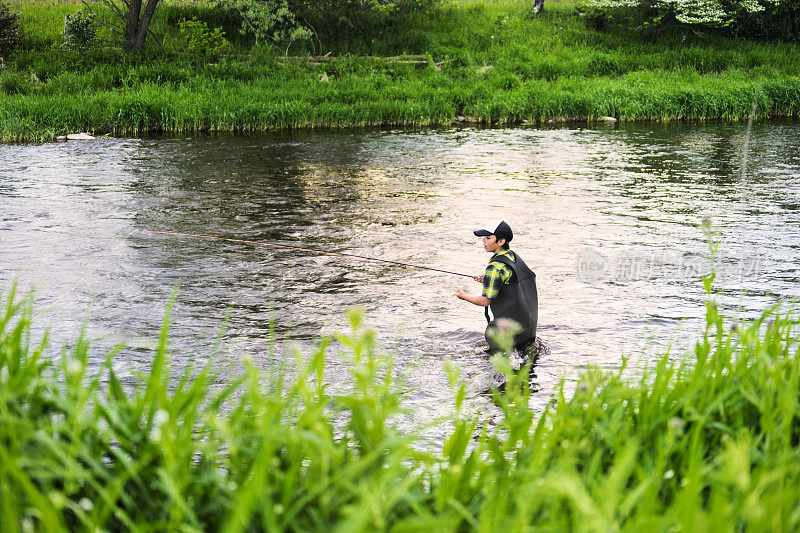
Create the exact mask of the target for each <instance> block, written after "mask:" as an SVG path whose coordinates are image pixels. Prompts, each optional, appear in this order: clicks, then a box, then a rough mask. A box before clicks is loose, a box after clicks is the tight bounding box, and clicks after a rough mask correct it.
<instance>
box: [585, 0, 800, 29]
mask: <svg viewBox="0 0 800 533" xmlns="http://www.w3.org/2000/svg"><path fill="white" fill-rule="evenodd" d="M791 1H792V0H588V2H587V4H588V6H589V7H591V8H595V9H597V10H599V11H600V12H601V13H603V14H606V15H610V16H612V17H613V18H616V19H618V20H631V21H634V22H638V24H637V25H638V27H639V28H640V29H643V28H660V29H664V28H667V27H670V26H676V25H679V26H684V27H689V28H692V27H717V28H719V27H727V26H733V25H736V24H737V23H738V22H740V21H741V20H743V18H744V17H746V16H749V15H753V14H755V13H760V12H763V11H764V10H765V9H767V8H775V7H777V6H781V5H784V4H788V3H790V2H791Z"/></svg>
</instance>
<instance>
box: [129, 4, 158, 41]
mask: <svg viewBox="0 0 800 533" xmlns="http://www.w3.org/2000/svg"><path fill="white" fill-rule="evenodd" d="M160 1H161V0H147V4H146V5H145V8H144V13H142V0H126V1H125V3H126V4H127V6H128V12H127V13H126V14H125V32H124V34H123V40H124V43H125V50H127V51H128V52H132V51H135V50H139V49H140V48H142V47H143V46H144V43H145V41H147V33H148V32H149V31H150V22H152V20H153V15H154V14H155V12H156V6H157V5H158V3H159V2H160Z"/></svg>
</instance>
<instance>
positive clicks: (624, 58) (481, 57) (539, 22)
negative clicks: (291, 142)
mask: <svg viewBox="0 0 800 533" xmlns="http://www.w3.org/2000/svg"><path fill="white" fill-rule="evenodd" d="M14 5H17V6H18V8H19V10H20V11H21V13H22V17H23V24H24V28H25V37H24V39H23V44H24V46H23V49H21V50H19V51H17V52H16V53H14V54H12V55H10V56H8V57H6V58H5V64H6V67H7V68H6V69H5V70H3V71H0V139H2V140H5V141H25V140H46V139H52V138H53V137H54V136H56V135H61V134H66V133H71V132H75V131H92V132H95V133H100V134H103V133H110V134H114V135H128V134H138V133H143V132H154V131H155V132H157V131H164V132H174V133H180V132H187V131H263V130H272V129H285V128H330V127H333V128H339V127H351V126H397V125H410V126H441V125H450V124H454V123H458V119H457V117H459V116H463V117H465V119H466V120H465V122H472V123H484V124H518V123H525V122H534V123H538V122H546V121H553V122H565V121H593V120H596V119H598V118H600V117H605V116H613V117H615V118H618V119H619V120H622V121H633V120H653V121H674V120H741V119H744V118H747V117H748V116H749V115H750V112H751V109H752V103H753V100H754V99H755V100H757V106H756V118H766V117H796V116H798V114H800V98H798V96H800V76H798V75H797V65H798V64H800V47H798V46H797V45H793V44H785V43H759V42H749V41H742V40H733V39H728V38H724V37H721V36H714V35H709V36H705V37H703V36H697V35H694V34H691V35H680V34H665V35H663V36H662V37H660V38H659V39H658V40H655V41H650V40H646V39H644V38H643V37H641V36H640V35H638V34H632V33H628V32H626V31H624V30H621V29H614V30H608V31H602V32H601V31H597V30H595V29H592V28H591V27H587V25H586V23H585V22H584V19H583V18H582V17H580V16H579V12H578V8H577V7H576V5H575V4H573V3H569V2H553V3H552V4H550V5H548V9H547V11H546V12H545V13H544V14H543V15H537V16H532V14H531V12H530V4H529V3H528V2H521V1H511V0H506V1H498V2H486V1H469V2H453V3H447V4H443V5H442V6H440V7H439V8H437V9H436V10H435V11H433V12H431V13H428V14H426V15H425V16H422V15H415V16H410V17H407V18H404V19H402V20H399V21H398V22H397V25H398V26H397V27H396V28H393V29H392V30H391V31H389V30H387V29H385V28H374V29H373V30H372V31H371V32H366V33H365V34H363V35H362V34H359V35H343V36H341V38H340V39H339V40H336V39H333V38H331V39H328V41H327V42H325V43H323V47H324V50H325V51H328V52H331V53H332V55H334V56H338V57H341V58H342V59H341V60H339V61H334V62H328V63H324V64H322V65H314V64H312V63H309V62H304V61H302V60H287V59H285V58H283V57H282V51H278V49H277V48H269V47H261V46H259V47H255V48H254V47H253V43H252V42H249V41H248V39H247V38H246V37H244V36H241V35H239V33H238V31H236V22H235V17H233V16H232V15H231V14H230V13H228V12H225V11H224V10H220V9H219V8H218V7H215V4H211V3H206V4H203V3H200V4H197V3H186V2H181V1H177V0H175V1H171V2H170V1H169V0H168V1H167V2H166V3H165V4H164V8H163V9H162V10H161V11H160V12H159V15H158V20H157V21H156V23H155V28H156V32H157V33H158V34H159V35H160V36H161V39H162V41H163V48H158V47H157V46H155V45H153V48H151V49H149V50H147V51H146V52H145V53H143V54H141V55H137V56H131V57H126V56H124V55H122V54H121V53H120V52H119V51H117V50H115V49H114V48H113V47H108V46H101V47H98V48H96V49H94V50H90V51H87V52H84V53H81V54H75V53H74V52H70V51H67V50H63V49H62V48H61V47H60V42H61V40H62V36H61V31H62V29H63V17H64V14H65V13H67V12H69V11H70V10H73V11H74V10H75V9H77V8H78V3H77V2H55V1H53V2H45V3H38V2H23V1H18V2H16V3H15V4H14ZM188 16H192V17H196V18H198V19H199V20H203V21H205V22H207V23H208V24H209V25H211V26H219V27H223V28H225V29H226V33H227V34H228V36H229V37H230V38H231V39H232V41H233V49H232V50H233V52H232V53H231V54H229V55H227V56H224V57H219V58H215V59H211V60H208V59H207V58H201V57H192V56H187V55H186V54H184V53H182V52H181V43H180V41H179V40H178V39H179V35H178V33H177V30H176V24H177V21H179V20H180V19H181V18H185V17H188ZM106 37H107V36H106ZM309 52H311V48H306V49H304V48H303V47H302V43H301V44H295V45H293V48H292V49H291V52H290V53H292V54H297V55H300V56H302V55H304V54H307V53H309ZM411 53H413V54H423V55H426V56H427V57H429V58H430V61H431V65H432V64H433V63H437V64H438V68H439V70H437V68H434V67H433V66H427V67H426V66H424V65H423V66H419V65H409V64H402V63H396V62H394V63H393V62H387V61H380V60H375V59H363V58H361V59H360V58H359V57H353V56H376V55H377V56H396V55H400V54H411ZM347 54H353V56H347ZM324 79H326V80H327V81H323V80H324ZM86 102H89V103H90V105H89V106H87V105H86Z"/></svg>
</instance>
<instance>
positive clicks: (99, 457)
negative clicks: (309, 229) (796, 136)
mask: <svg viewBox="0 0 800 533" xmlns="http://www.w3.org/2000/svg"><path fill="white" fill-rule="evenodd" d="M709 283H710V281H709ZM0 301H1V302H2V308H0V523H2V524H3V528H4V529H5V530H9V531H14V530H19V529H21V530H41V531H63V530H77V529H80V530H90V529H91V530H94V529H102V530H109V531H118V530H129V529H137V530H152V531H178V530H180V531H199V530H213V531H244V530H247V531H319V530H325V531H328V530H334V531H348V532H349V531H375V530H382V531H422V530H425V531H431V530H433V531H464V530H475V531H531V530H544V531H564V530H570V531H616V530H627V531H651V530H658V531H665V530H700V531H703V530H724V531H733V530H737V531H738V530H756V531H796V530H797V529H798V527H800V513H798V512H797V509H798V508H800V358H798V340H800V334H798V329H797V328H798V320H797V317H796V315H795V314H794V313H791V314H788V315H787V314H782V313H779V312H778V311H777V310H775V309H770V310H768V311H766V312H764V314H763V315H762V316H761V317H760V318H759V319H758V320H755V321H753V322H752V323H737V324H734V327H731V324H730V322H729V321H726V320H725V319H723V317H722V316H720V315H719V313H718V310H717V308H716V306H715V305H714V304H713V302H709V303H708V304H707V305H706V323H707V328H706V331H705V333H704V334H703V335H702V336H701V337H700V339H699V341H698V342H697V344H696V347H695V350H694V354H693V355H692V356H691V357H686V358H684V359H681V360H677V361H676V360H675V358H674V356H673V357H670V356H667V355H664V356H660V357H659V356H654V357H653V361H654V362H653V363H652V366H651V368H649V369H647V370H645V371H644V372H643V373H642V374H641V377H640V378H639V379H634V380H631V379H626V378H624V377H623V370H622V369H620V370H619V371H617V372H613V373H609V372H603V371H600V370H596V369H595V370H589V371H587V372H586V373H585V374H584V375H583V377H582V378H581V380H580V382H579V384H578V387H577V390H576V392H575V393H574V395H573V396H572V397H566V396H565V394H564V393H563V389H562V391H561V392H560V393H559V394H557V397H556V398H554V400H553V402H552V404H551V406H550V407H548V409H547V410H546V411H545V412H544V413H542V414H541V415H540V416H539V417H538V418H537V417H535V416H534V414H533V413H532V412H531V411H530V410H529V409H528V399H529V395H530V391H529V389H528V387H527V377H526V374H525V373H524V372H522V373H519V374H515V373H513V372H512V371H511V369H510V366H509V364H508V360H507V359H504V358H496V359H495V360H494V363H495V365H496V367H497V368H498V369H499V370H501V371H503V372H505V373H506V374H507V378H508V384H507V386H506V387H505V390H504V392H502V393H500V392H496V393H495V398H494V400H495V402H496V404H497V405H498V406H499V408H500V411H501V413H502V416H501V418H500V421H499V423H498V425H497V426H496V427H489V426H486V425H483V426H482V425H481V423H480V421H479V418H478V417H476V416H474V415H472V414H469V413H467V412H466V411H465V410H464V407H463V401H464V394H465V388H464V386H463V384H462V385H459V384H458V382H457V378H456V376H455V374H453V376H452V377H453V384H454V392H455V394H454V408H453V412H454V415H453V417H452V419H451V420H450V421H449V422H448V425H447V427H448V429H446V430H444V431H445V433H446V436H445V438H444V439H443V443H442V446H441V447H440V448H438V449H436V450H426V449H425V446H424V445H423V444H422V443H421V442H420V441H418V440H416V439H415V436H414V435H407V434H403V433H401V432H400V431H399V430H398V428H397V427H396V426H395V424H394V420H396V416H397V415H398V413H400V412H401V405H402V399H403V397H402V393H401V392H399V390H400V388H401V387H398V386H397V385H396V384H395V381H394V378H393V376H394V375H395V372H394V371H393V368H392V365H391V360H390V359H388V358H384V357H382V356H380V354H379V353H378V351H377V350H376V348H375V341H374V334H373V332H371V331H370V330H368V329H365V328H364V327H363V326H362V323H361V316H360V314H358V313H355V312H353V313H351V314H350V320H351V324H352V330H351V332H350V333H349V334H348V335H343V336H339V339H338V340H339V341H340V343H341V345H342V346H344V347H345V348H346V349H347V354H345V355H342V357H344V358H345V359H346V362H347V363H348V365H349V368H350V374H351V379H352V387H351V389H350V392H348V393H346V394H340V395H335V394H333V393H331V392H330V391H329V389H328V387H327V386H326V384H325V365H326V359H327V358H328V357H329V355H328V351H329V341H327V340H325V341H323V342H321V343H320V345H319V347H318V348H317V349H316V350H315V351H314V353H313V354H311V355H310V357H307V358H305V359H301V358H298V362H297V365H298V366H297V369H296V370H295V371H292V372H288V373H282V372H277V375H272V374H271V375H267V374H266V373H264V372H263V371H262V370H259V369H257V368H256V367H255V366H253V365H252V364H251V363H248V362H247V361H244V362H243V363H242V365H243V367H242V369H241V372H239V377H230V376H228V377H227V378H226V379H224V380H222V382H223V383H224V385H223V387H222V388H220V386H219V382H220V378H221V377H222V376H218V375H216V374H215V372H214V371H213V370H212V369H211V367H210V366H209V367H205V368H195V369H190V370H187V371H186V373H185V374H183V375H181V376H173V375H171V364H170V360H169V349H168V331H169V310H168V311H167V316H166V317H165V320H164V325H163V327H162V329H161V333H160V336H159V343H158V348H157V349H156V350H155V352H154V354H153V359H152V363H151V366H150V370H149V372H148V373H146V374H145V375H142V376H140V377H139V378H138V380H136V382H135V383H127V384H125V385H123V383H122V382H121V380H120V379H119V377H118V376H117V373H116V371H115V364H114V361H115V359H114V355H115V354H114V353H111V354H109V356H108V358H107V360H106V362H105V364H103V365H100V367H99V368H97V367H92V368H90V367H89V365H88V355H87V354H88V345H87V342H86V341H85V339H84V338H83V337H81V338H80V339H79V340H78V341H77V343H76V344H75V347H74V348H73V349H72V350H70V351H67V350H65V351H64V352H63V355H62V357H61V358H60V360H52V359H50V358H48V357H47V356H46V355H45V353H46V348H45V347H46V339H45V340H43V341H42V342H41V343H37V344H33V343H32V339H31V333H30V332H31V330H30V326H31V322H30V321H31V299H29V298H28V299H26V298H22V299H20V298H18V297H17V296H16V295H15V291H14V290H13V288H12V290H11V291H10V292H8V293H7V294H6V295H5V297H4V298H3V297H1V296H0ZM273 374H274V373H273Z"/></svg>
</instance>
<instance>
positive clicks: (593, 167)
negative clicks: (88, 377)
mask: <svg viewBox="0 0 800 533" xmlns="http://www.w3.org/2000/svg"><path fill="white" fill-rule="evenodd" d="M745 128H746V126H745V125H744V124H726V125H696V126H684V125H631V126H620V127H616V128H609V127H605V126H603V127H598V128H580V129H487V130H455V131H411V132H402V131H397V132H396V131H375V132H359V133H353V132H303V133H297V132H295V133H280V134H272V135H251V136H227V135H219V136H202V137H193V138H164V139H152V138H151V139H101V140H97V141H93V142H88V143H60V144H46V145H23V146H14V145H4V146H0V161H2V165H1V166H0V276H1V277H2V280H0V281H1V282H2V283H3V284H7V283H8V281H9V280H10V279H12V278H14V277H18V278H19V279H20V281H21V283H22V285H23V286H24V287H30V286H35V287H36V288H37V298H38V302H39V303H38V305H39V306H40V308H42V307H44V306H46V305H47V304H48V303H50V302H52V301H53V300H55V299H56V298H57V297H58V296H60V295H62V294H63V293H64V292H65V291H67V290H68V289H69V288H70V287H71V286H73V285H74V284H75V283H76V282H78V281H79V280H80V279H81V277H83V275H84V274H85V273H86V272H87V271H88V270H89V269H90V268H92V266H93V265H95V264H96V263H97V261H98V260H99V259H101V258H102V257H103V256H104V255H105V254H106V253H107V252H108V250H110V249H112V248H113V247H114V245H115V244H116V243H117V242H118V241H119V240H120V239H121V238H123V237H124V236H125V235H127V234H128V233H129V232H130V231H131V230H132V229H151V230H166V231H174V232H182V233H197V234H206V235H215V236H219V237H231V238H238V239H244V240H251V241H268V242H276V243H284V244H297V245H300V246H302V247H310V248H316V249H324V250H330V251H335V252H346V253H353V254H359V255H367V256H374V257H380V258H383V259H387V260H391V261H400V262H405V263H414V264H421V265H425V266H431V267H434V268H443V269H447V270H455V271H458V272H463V273H466V274H473V273H479V272H481V271H482V269H483V267H484V265H485V261H486V260H487V259H488V257H487V256H486V255H485V254H484V253H483V249H482V247H481V246H480V244H479V243H478V242H477V240H476V239H474V238H473V236H472V229H474V228H475V227H477V226H478V225H480V224H481V223H482V221H484V220H486V219H493V218H504V219H505V220H507V221H508V222H509V223H510V224H511V225H512V227H513V228H514V232H515V239H514V242H513V243H512V244H513V246H514V249H515V250H517V251H518V252H519V253H520V254H521V255H522V256H523V257H524V258H525V260H526V262H527V263H528V264H529V265H530V266H531V267H532V268H533V269H534V270H535V271H536V272H537V276H538V281H539V291H540V301H541V309H540V330H539V331H540V335H541V337H542V338H543V339H544V340H545V342H546V343H547V344H548V345H549V347H550V350H551V352H550V353H549V354H547V355H546V356H545V357H542V358H541V359H540V360H539V362H538V364H537V368H536V376H537V377H536V385H537V387H538V392H537V393H536V395H535V397H534V403H535V405H534V407H535V408H541V406H543V405H544V403H546V401H547V400H548V399H549V396H550V395H551V394H552V393H553V391H554V390H555V387H556V386H557V383H558V381H559V380H560V379H561V378H562V377H563V378H566V379H567V380H568V382H570V381H571V380H574V379H575V376H576V375H577V374H578V372H579V371H580V369H581V368H583V367H585V366H586V365H589V364H599V365H602V366H609V367H613V366H616V365H618V364H619V362H620V358H621V355H622V354H629V355H633V356H635V357H636V356H637V355H638V354H640V353H642V348H643V347H644V346H645V345H650V346H654V347H655V348H652V349H651V351H650V353H652V350H663V349H666V348H667V347H668V346H669V345H670V344H672V345H673V346H675V348H674V351H679V349H680V346H681V345H686V344H689V343H690V342H691V340H692V339H693V338H694V331H695V330H696V328H697V327H698V326H699V324H700V317H701V315H702V312H703V307H702V302H703V298H704V296H703V294H702V290H701V285H700V276H701V274H702V273H703V272H704V271H705V270H707V268H708V259H707V253H706V249H707V245H706V242H705V236H704V235H703V232H702V231H701V230H700V228H699V222H700V221H701V220H702V219H703V218H704V217H711V218H712V219H713V220H714V221H715V223H716V224H718V226H719V229H720V232H721V233H720V238H721V240H722V244H721V250H722V254H721V257H720V258H719V265H720V266H719V268H720V272H721V275H720V279H719V285H720V294H719V299H720V301H721V303H722V305H723V306H724V308H725V309H726V310H727V311H728V312H730V313H736V314H744V315H749V316H752V315H754V314H757V313H759V312H760V311H761V310H762V309H763V308H764V307H765V306H766V305H769V304H770V303H773V302H775V301H778V300H780V299H786V298H793V297H796V296H798V294H800V289H798V285H797V280H798V267H797V259H796V258H797V249H798V247H800V215H798V206H799V205H800V156H798V154H800V150H799V148H800V146H798V145H800V135H798V133H800V126H798V125H797V124H781V123H759V124H755V125H754V126H753V129H752V131H751V137H750V144H749V151H748V153H749V160H748V161H747V162H746V172H744V173H743V168H745V167H743V155H744V148H743V143H744V139H745V135H746V131H745ZM587 258H588V259H587ZM590 265H591V268H594V267H597V269H595V270H592V269H591V268H590ZM464 279H465V278H456V277H454V276H448V275H445V274H439V273H434V272H429V271H416V270H406V269H401V268H396V267H392V266H388V265H385V264H379V263H370V262H366V261H359V260H353V259H344V258H341V257H335V256H321V255H317V254H313V253H310V252H304V251H286V250H281V249H277V248H269V247H263V246H254V245H247V244H242V243H231V242H224V241H215V240H209V239H201V238H189V237H174V236H164V235H152V234H145V233H137V234H135V235H134V236H133V237H131V238H130V239H129V240H128V241H126V243H125V244H124V245H123V246H122V247H121V248H120V249H119V250H118V251H117V252H116V253H115V254H114V256H113V257H112V258H110V259H109V261H107V262H106V263H104V265H103V267H102V268H101V269H99V270H98V271H97V272H96V273H94V274H92V275H91V276H90V277H89V278H87V280H86V282H84V283H83V284H82V285H81V286H80V288H79V290H77V291H76V292H75V293H73V294H72V295H70V297H69V298H66V299H65V300H63V301H62V302H59V304H58V305H57V306H55V307H54V308H53V309H52V310H51V311H49V312H48V313H46V314H45V315H44V316H43V317H42V318H41V319H40V325H41V326H44V325H47V326H50V327H52V328H53V333H54V339H55V342H56V343H59V342H66V341H68V340H69V339H72V338H74V335H75V332H76V331H77V330H78V328H79V327H80V324H81V323H82V321H83V319H84V318H85V317H86V316H87V314H91V317H92V321H91V322H90V324H89V334H90V336H92V337H94V338H95V339H97V340H96V342H95V346H96V348H95V350H96V353H95V354H94V357H96V358H97V359H96V360H98V361H99V360H100V358H102V356H103V355H104V353H105V350H106V348H107V347H108V346H110V345H113V344H114V343H116V342H118V341H121V340H131V339H133V340H134V341H137V340H142V339H153V338H154V337H155V332H156V331H157V328H158V326H159V324H160V321H161V319H162V316H163V310H164V307H165V304H166V301H167V300H168V298H169V295H170V293H171V291H172V290H173V287H175V286H179V287H180V289H179V293H178V298H177V301H176V305H175V309H174V315H173V319H174V327H173V335H172V338H173V344H174V352H175V355H176V358H177V363H178V364H179V365H184V364H188V363H189V362H191V361H192V360H194V359H196V358H198V357H205V356H206V355H207V349H206V346H207V344H208V343H209V341H208V339H213V338H214V336H215V335H216V333H217V331H218V329H219V326H220V323H221V321H222V320H223V319H224V317H225V316H227V315H229V316H230V319H229V321H228V324H227V328H226V330H225V331H226V332H225V333H224V335H223V340H224V341H225V343H227V344H229V345H233V346H235V348H233V349H232V350H231V352H229V353H228V354H227V355H226V356H225V357H230V358H235V357H237V356H238V355H239V354H241V353H245V352H246V353H250V354H252V356H253V357H254V358H255V359H256V360H257V361H259V364H261V365H262V366H264V367H269V366H270V365H272V364H274V363H275V360H276V359H281V358H282V357H283V355H282V354H283V352H282V351H281V349H282V346H284V345H286V344H287V342H288V339H293V340H294V341H296V342H299V343H300V345H301V346H306V347H307V346H308V345H310V344H311V343H313V342H314V341H315V339H317V338H318V337H319V336H320V335H323V334H329V333H332V332H334V331H340V330H342V329H345V328H346V324H345V319H344V318H343V312H344V310H346V309H348V308H350V307H352V306H361V307H363V308H365V309H366V311H367V320H368V322H369V323H370V324H373V325H375V326H377V327H378V328H379V329H380V331H381V340H382V342H384V343H385V344H386V345H387V346H389V347H391V348H392V349H393V350H394V351H395V352H396V357H397V359H398V360H399V362H400V368H402V369H403V370H404V371H405V372H407V374H408V375H409V376H410V378H409V379H410V382H409V387H411V388H413V389H414V391H413V392H412V393H411V395H410V399H409V401H410V403H411V405H412V407H414V413H415V415H414V420H415V423H423V422H425V421H426V420H430V419H432V418H434V417H436V416H439V415H441V414H442V413H443V412H447V408H448V407H447V406H448V405H450V404H451V402H450V401H449V398H450V391H449V388H448V386H447V380H446V377H445V375H444V371H443V365H442V362H443V360H444V359H446V358H449V359H451V360H453V361H454V362H455V363H456V365H457V366H458V367H459V368H460V369H461V371H462V376H463V377H464V378H465V379H467V380H469V382H470V383H471V391H472V396H473V403H474V404H475V405H482V402H483V401H484V400H483V399H482V397H481V396H480V394H479V392H480V391H482V390H484V389H485V388H486V385H487V383H490V382H492V380H494V379H495V376H494V374H493V372H492V371H491V367H490V364H489V362H488V360H487V358H486V357H485V356H484V354H483V352H482V337H483V333H482V332H483V327H484V324H483V317H482V314H481V312H480V310H479V309H477V308H475V307H474V306H468V305H465V304H464V303H463V302H460V301H459V300H457V299H456V298H455V296H454V289H455V287H456V286H464V284H465V281H464ZM466 287H467V288H468V289H469V290H470V291H471V292H473V293H475V292H477V291H478V290H479V286H478V285H477V284H469V283H467V285H466ZM271 321H274V323H275V337H276V339H277V343H278V346H277V347H275V348H271V346H270V341H269V336H270V322H271ZM137 342H138V341H137ZM145 344H146V343H145ZM147 353H148V352H147V351H146V350H142V349H130V350H128V351H126V352H124V353H123V356H124V357H125V358H127V359H126V362H128V363H129V364H130V369H131V371H133V370H136V369H140V368H142V367H143V366H144V365H145V364H146V363H147V357H148V355H147ZM332 365H333V366H332V369H331V375H332V380H333V381H336V380H337V379H338V378H337V375H338V374H337V372H341V371H342V369H341V367H340V365H337V364H336V363H335V362H334V363H332Z"/></svg>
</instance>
